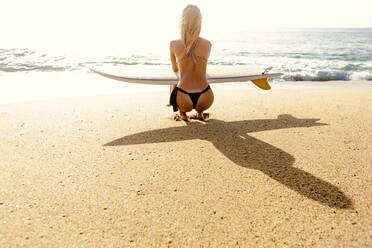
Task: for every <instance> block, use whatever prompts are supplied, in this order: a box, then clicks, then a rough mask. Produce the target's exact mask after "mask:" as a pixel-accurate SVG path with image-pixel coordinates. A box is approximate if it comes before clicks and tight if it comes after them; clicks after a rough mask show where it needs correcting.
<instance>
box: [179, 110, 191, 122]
mask: <svg viewBox="0 0 372 248" xmlns="http://www.w3.org/2000/svg"><path fill="white" fill-rule="evenodd" d="M180 117H181V120H183V121H188V120H189V117H188V116H187V115H186V112H182V111H180Z"/></svg>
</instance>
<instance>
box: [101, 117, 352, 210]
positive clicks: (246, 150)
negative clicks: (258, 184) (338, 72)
mask: <svg viewBox="0 0 372 248" xmlns="http://www.w3.org/2000/svg"><path fill="white" fill-rule="evenodd" d="M317 121H319V119H297V118H294V117H293V116H291V115H279V116H278V118H277V119H262V120H244V121H233V122H225V121H221V120H213V119H212V120H210V121H209V122H208V123H207V124H201V123H199V122H191V123H189V124H188V125H187V126H183V127H171V128H165V129H156V130H150V131H145V132H141V133H136V134H132V135H128V136H124V137H122V138H119V139H116V140H114V141H111V142H109V143H107V144H105V145H104V146H120V145H133V144H146V143H161V142H171V141H182V140H190V139H202V140H207V141H209V142H211V143H212V144H213V145H214V146H215V147H216V148H217V149H218V150H219V151H220V152H222V153H223V154H224V155H225V156H226V157H227V158H229V159H230V160H231V161H232V162H234V163H235V164H237V165H240V166H242V167H245V168H250V169H256V170H260V171H261V172H263V173H264V174H266V175H268V176H269V177H270V178H272V179H274V180H276V181H278V182H280V183H281V184H283V185H285V186H287V187H288V188H290V189H292V190H294V191H296V192H297V193H299V194H301V195H303V196H305V197H307V198H310V199H312V200H314V201H317V202H319V203H320V204H323V205H326V206H329V207H333V208H352V207H353V203H352V200H351V199H350V198H348V197H347V196H346V195H345V194H344V193H343V192H342V191H341V190H340V189H338V188H337V187H336V186H334V185H332V184H330V183H328V182H326V181H324V180H323V179H320V178H317V177H316V176H314V175H312V174H310V173H308V172H306V171H304V170H301V169H299V168H296V167H293V166H292V165H293V163H294V161H295V158H294V157H293V156H292V155H290V154H289V153H287V152H285V151H283V150H281V149H279V148H277V147H275V146H272V145H270V144H268V143H266V142H263V141H261V140H258V139H256V138H253V137H251V136H249V135H247V133H251V132H260V131H266V130H275V129H283V128H293V127H313V126H323V125H327V124H325V123H319V122H317Z"/></svg>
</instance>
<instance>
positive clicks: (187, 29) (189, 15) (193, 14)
mask: <svg viewBox="0 0 372 248" xmlns="http://www.w3.org/2000/svg"><path fill="white" fill-rule="evenodd" d="M201 21H202V17H201V13H200V9H199V8H198V7H197V6H195V5H192V4H190V5H187V6H186V7H185V8H184V9H183V11H182V16H181V20H180V31H181V40H182V42H183V44H184V45H185V47H186V55H188V56H190V55H191V54H190V53H191V50H192V49H193V48H194V46H195V44H196V41H197V40H198V38H199V34H200V29H201Z"/></svg>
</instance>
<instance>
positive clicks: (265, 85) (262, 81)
mask: <svg viewBox="0 0 372 248" xmlns="http://www.w3.org/2000/svg"><path fill="white" fill-rule="evenodd" d="M251 81H252V83H254V84H255V85H256V86H257V87H258V88H260V89H263V90H269V89H271V86H270V84H269V78H259V79H253V80H251Z"/></svg>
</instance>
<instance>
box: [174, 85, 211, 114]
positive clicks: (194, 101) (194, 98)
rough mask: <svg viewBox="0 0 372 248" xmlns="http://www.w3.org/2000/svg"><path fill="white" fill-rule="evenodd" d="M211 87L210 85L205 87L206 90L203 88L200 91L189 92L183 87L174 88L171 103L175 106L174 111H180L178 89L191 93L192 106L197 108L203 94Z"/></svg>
mask: <svg viewBox="0 0 372 248" xmlns="http://www.w3.org/2000/svg"><path fill="white" fill-rule="evenodd" d="M210 88H211V87H210V86H209V85H208V86H207V88H205V89H204V90H202V91H200V92H193V93H189V92H187V91H185V90H183V89H181V88H178V87H176V88H174V89H173V91H172V93H171V96H170V101H169V103H170V104H171V105H172V106H173V111H174V112H176V111H178V107H177V101H176V97H177V91H181V92H182V93H185V94H187V95H189V97H190V99H191V101H192V108H195V107H196V104H197V103H198V100H199V97H200V96H201V94H203V93H205V92H207V91H208V90H209V89H210Z"/></svg>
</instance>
